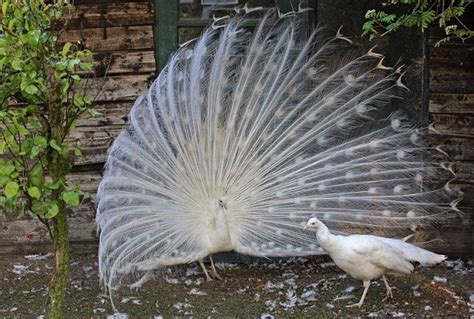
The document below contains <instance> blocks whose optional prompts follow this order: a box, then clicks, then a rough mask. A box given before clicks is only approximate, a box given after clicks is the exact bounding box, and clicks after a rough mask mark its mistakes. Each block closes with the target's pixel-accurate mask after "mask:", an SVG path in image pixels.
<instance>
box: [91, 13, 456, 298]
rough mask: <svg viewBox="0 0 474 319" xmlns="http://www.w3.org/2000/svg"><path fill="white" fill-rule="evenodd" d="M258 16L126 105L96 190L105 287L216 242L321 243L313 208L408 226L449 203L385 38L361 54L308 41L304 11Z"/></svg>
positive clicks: (206, 39)
mask: <svg viewBox="0 0 474 319" xmlns="http://www.w3.org/2000/svg"><path fill="white" fill-rule="evenodd" d="M237 11H238V10H237ZM262 12H263V11H262V10H248V9H245V8H244V9H243V10H241V12H240V14H237V16H236V17H233V18H225V19H219V20H217V21H216V22H215V23H214V24H213V25H212V27H210V28H207V29H206V30H205V31H204V32H203V34H202V35H201V37H200V38H199V39H198V40H196V41H192V42H189V43H187V44H185V45H183V46H182V47H181V48H180V49H179V50H178V51H177V52H176V53H175V54H174V55H173V56H172V57H171V58H170V60H169V62H168V64H167V66H166V67H165V68H164V69H163V70H162V71H161V73H160V75H159V77H158V78H157V80H156V81H155V82H154V83H153V84H152V86H151V87H150V89H149V91H148V93H147V94H146V95H144V96H141V97H140V98H138V100H137V101H136V102H135V105H134V106H133V108H132V110H131V111H130V115H129V125H128V127H127V128H125V129H124V131H123V132H122V133H121V134H120V135H119V136H118V137H117V139H116V140H115V141H114V143H113V145H112V147H111V148H110V150H109V154H108V158H107V163H106V169H105V172H104V177H103V180H102V182H101V184H100V186H99V190H98V197H97V198H98V205H97V217H96V221H97V224H98V229H99V230H100V246H99V269H100V274H101V279H102V282H103V283H104V285H105V286H106V287H107V288H109V290H114V289H115V288H117V287H118V286H120V285H121V283H123V280H125V279H126V278H128V277H129V276H128V275H129V274H132V275H141V274H143V273H145V272H147V271H151V270H154V269H157V268H161V267H164V266H168V265H176V264H185V263H190V262H196V261H199V262H200V263H201V266H203V265H202V259H203V258H206V256H211V255H212V254H215V253H218V252H224V251H230V250H235V251H237V252H239V253H242V254H246V255H254V256H304V255H312V254H316V253H322V250H321V249H320V247H319V246H318V245H317V243H315V242H314V240H313V237H312V236H310V234H308V233H307V232H304V231H303V229H302V227H303V225H304V224H305V223H306V221H307V220H308V218H310V217H311V216H312V215H313V214H315V213H316V214H317V215H316V216H321V217H324V218H325V220H326V221H328V222H331V223H332V225H334V226H338V227H339V226H340V227H344V226H356V227H375V228H383V227H401V228H406V227H410V226H411V225H413V224H416V225H418V224H421V223H424V222H431V221H432V220H433V219H434V218H444V217H445V216H446V215H447V213H448V212H449V210H450V209H451V208H450V199H449V198H450V194H449V192H450V191H451V189H450V188H449V187H444V185H439V187H435V188H433V189H428V188H427V187H426V186H425V185H426V184H427V183H425V180H424V179H423V178H424V177H425V176H426V175H427V173H428V172H429V173H430V174H436V172H437V170H448V169H449V167H450V166H449V165H448V166H446V165H444V166H439V165H437V164H435V163H428V162H426V161H425V159H426V158H428V156H429V154H430V153H431V152H432V151H433V150H432V149H430V148H429V147H427V146H426V145H425V144H424V142H423V134H424V132H425V131H424V130H422V129H420V128H419V127H417V125H416V124H414V123H413V121H411V118H412V117H413V116H410V115H407V114H405V113H404V112H403V111H402V110H401V108H400V107H397V108H394V107H393V106H392V104H391V102H392V101H393V100H394V99H396V98H397V97H399V96H401V94H402V93H403V92H405V91H406V87H405V86H404V85H403V84H402V83H401V77H402V72H401V70H400V68H397V69H392V68H389V67H387V66H384V65H383V64H382V60H383V56H382V55H381V54H378V53H375V52H374V51H373V50H369V51H368V52H366V53H362V54H360V55H354V54H350V55H349V54H348V52H351V50H350V47H351V43H350V40H348V39H347V38H345V37H344V36H343V35H342V34H341V33H340V32H337V34H336V35H335V36H334V37H332V38H329V39H326V40H324V39H320V37H319V36H318V32H317V30H315V31H313V32H311V34H310V35H309V36H308V37H307V38H306V39H305V38H303V37H302V35H303V34H304V32H303V30H306V26H307V23H304V21H303V20H302V15H301V14H300V13H298V12H293V13H289V14H285V15H282V16H278V13H277V11H275V10H269V11H267V12H266V13H264V14H262ZM255 15H258V16H259V17H260V18H261V22H260V23H259V25H258V26H257V27H256V28H254V29H253V30H252V31H248V29H246V27H245V25H246V23H247V19H251V18H255ZM253 21H254V20H253ZM406 103H407V104H408V102H406ZM405 106H407V107H406V108H408V106H409V105H405ZM415 118H416V117H415ZM431 176H432V175H431ZM453 206H454V207H455V205H453ZM211 257H212V256H211ZM211 262H212V259H211ZM212 268H213V272H212V274H213V276H214V277H218V275H217V271H216V270H215V267H214V265H212ZM203 270H204V272H205V273H206V276H207V277H208V278H210V276H209V275H208V274H207V271H206V270H205V268H204V266H203ZM152 277H153V276H147V278H152Z"/></svg>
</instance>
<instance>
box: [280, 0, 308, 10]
mask: <svg viewBox="0 0 474 319" xmlns="http://www.w3.org/2000/svg"><path fill="white" fill-rule="evenodd" d="M305 2H306V1H301V0H275V6H277V7H278V9H280V12H281V13H286V12H290V11H295V10H298V6H299V5H300V3H303V5H304V4H305Z"/></svg>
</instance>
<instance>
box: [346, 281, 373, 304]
mask: <svg viewBox="0 0 474 319" xmlns="http://www.w3.org/2000/svg"><path fill="white" fill-rule="evenodd" d="M369 287H370V280H364V292H363V293H362V297H361V298H360V300H359V302H358V303H355V304H352V305H347V306H346V307H347V308H350V307H359V308H360V307H361V306H362V304H363V303H364V299H365V295H367V291H369Z"/></svg>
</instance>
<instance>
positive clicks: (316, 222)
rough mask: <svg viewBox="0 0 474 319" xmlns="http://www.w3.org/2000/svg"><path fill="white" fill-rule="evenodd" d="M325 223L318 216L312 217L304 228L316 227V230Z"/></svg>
mask: <svg viewBox="0 0 474 319" xmlns="http://www.w3.org/2000/svg"><path fill="white" fill-rule="evenodd" d="M322 225H323V223H322V222H321V221H320V220H319V219H317V218H316V217H312V218H310V219H309V220H308V222H307V223H306V225H304V227H303V229H305V230H306V229H310V230H312V229H314V230H317V229H318V228H319V227H321V226H322Z"/></svg>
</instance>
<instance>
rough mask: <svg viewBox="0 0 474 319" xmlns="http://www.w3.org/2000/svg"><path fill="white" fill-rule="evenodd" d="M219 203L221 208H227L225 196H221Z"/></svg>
mask: <svg viewBox="0 0 474 319" xmlns="http://www.w3.org/2000/svg"><path fill="white" fill-rule="evenodd" d="M217 203H218V204H219V206H220V207H221V208H223V209H227V200H226V198H225V197H224V196H222V197H220V198H219V200H218V201H217Z"/></svg>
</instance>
